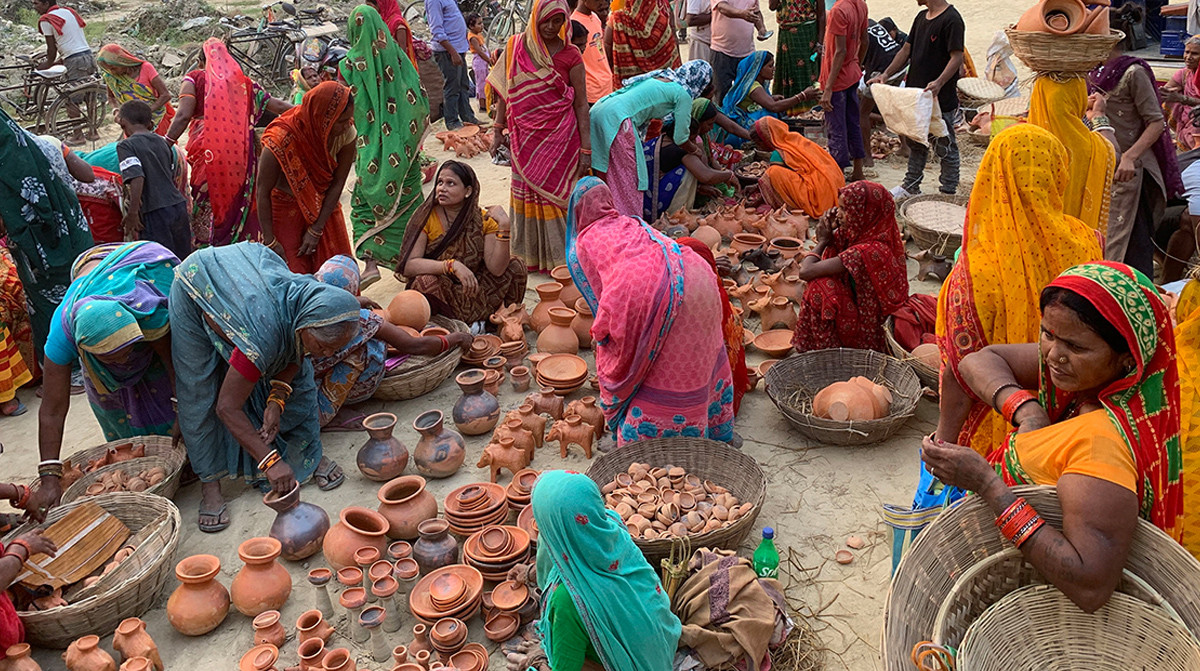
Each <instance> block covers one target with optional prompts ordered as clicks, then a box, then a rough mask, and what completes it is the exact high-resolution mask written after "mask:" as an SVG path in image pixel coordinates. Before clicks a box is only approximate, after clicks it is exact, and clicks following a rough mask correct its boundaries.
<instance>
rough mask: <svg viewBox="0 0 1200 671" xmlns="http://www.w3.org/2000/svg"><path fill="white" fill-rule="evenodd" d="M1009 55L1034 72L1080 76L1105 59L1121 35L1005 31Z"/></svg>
mask: <svg viewBox="0 0 1200 671" xmlns="http://www.w3.org/2000/svg"><path fill="white" fill-rule="evenodd" d="M1004 34H1005V35H1007V36H1008V43H1009V44H1010V45H1012V50H1013V54H1015V55H1016V57H1017V58H1019V59H1020V60H1021V62H1022V63H1024V64H1025V65H1026V66H1027V67H1028V68H1029V69H1030V70H1033V71H1034V72H1037V73H1084V72H1088V71H1089V70H1091V69H1092V68H1094V67H1096V66H1097V65H1100V64H1101V63H1103V62H1105V61H1107V60H1108V56H1109V54H1110V53H1111V52H1112V48H1113V45H1115V44H1116V43H1118V42H1120V41H1121V40H1123V39H1125V33H1123V32H1121V31H1119V30H1113V31H1111V32H1110V33H1109V34H1107V35H1088V34H1085V33H1078V34H1075V35H1055V34H1053V33H1044V32H1041V31H1033V30H1014V29H1013V28H1005V29H1004Z"/></svg>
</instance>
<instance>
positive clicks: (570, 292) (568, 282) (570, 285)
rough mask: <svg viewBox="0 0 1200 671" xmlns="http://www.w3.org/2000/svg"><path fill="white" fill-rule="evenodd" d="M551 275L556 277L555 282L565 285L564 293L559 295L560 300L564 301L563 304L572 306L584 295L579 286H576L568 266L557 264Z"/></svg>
mask: <svg viewBox="0 0 1200 671" xmlns="http://www.w3.org/2000/svg"><path fill="white" fill-rule="evenodd" d="M550 277H553V278H554V281H555V282H558V283H559V284H561V285H563V290H562V293H560V294H559V295H558V300H560V301H562V302H563V305H567V306H571V305H574V304H575V301H577V300H579V299H580V298H582V297H583V294H582V293H580V292H579V288H578V287H576V286H575V279H574V278H572V277H571V269H570V268H568V267H566V266H556V267H555V268H554V270H551V271H550Z"/></svg>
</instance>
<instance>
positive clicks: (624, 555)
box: [531, 471, 682, 671]
mask: <svg viewBox="0 0 1200 671" xmlns="http://www.w3.org/2000/svg"><path fill="white" fill-rule="evenodd" d="M531 505H532V506H533V517H534V519H535V520H536V521H537V525H538V533H539V535H538V552H537V577H538V586H539V587H540V588H541V589H542V593H543V594H545V595H546V597H547V598H548V599H549V598H550V596H551V595H553V594H554V593H555V592H556V591H557V590H558V588H559V587H560V586H561V587H563V588H565V589H566V590H567V592H568V593H569V594H570V597H571V598H570V600H569V602H567V603H558V602H556V600H554V599H550V603H551V604H552V606H550V607H547V608H546V609H545V610H544V611H543V613H542V618H541V620H540V621H539V623H538V631H539V633H540V634H541V636H542V647H543V649H544V650H545V652H546V655H547V656H548V657H549V659H550V660H555V659H557V655H558V654H560V653H559V652H558V651H557V650H556V647H555V646H556V639H555V637H554V635H553V633H554V632H553V630H554V627H553V626H552V622H554V621H555V620H556V619H558V617H559V616H560V613H558V612H556V610H557V609H558V608H559V607H566V608H570V607H572V606H573V607H574V608H575V609H576V610H577V611H578V617H579V619H580V620H581V621H582V628H583V629H584V630H585V631H586V632H587V638H588V640H589V641H590V643H591V644H592V647H594V648H595V652H596V655H597V656H598V657H599V658H600V662H601V663H602V664H603V666H604V668H605V669H608V670H609V671H617V670H618V669H620V670H625V669H637V670H638V671H670V669H671V666H672V661H673V660H674V658H675V648H676V647H677V646H678V644H679V634H680V630H681V628H682V627H681V625H680V623H679V618H677V617H675V615H674V614H673V613H672V612H671V603H670V600H669V599H668V598H667V595H666V593H665V592H664V591H663V589H662V584H661V583H660V581H659V579H658V573H657V572H656V571H655V569H654V568H653V567H651V566H650V564H649V562H647V561H646V558H645V557H643V556H642V553H641V551H639V550H638V548H637V545H635V544H634V542H633V539H632V538H631V537H630V536H629V532H628V531H626V529H625V524H624V522H622V521H621V518H620V517H619V516H618V515H617V514H616V513H614V512H613V511H611V510H607V509H605V507H604V500H603V499H602V498H601V496H600V489H599V488H598V487H597V486H596V483H594V482H592V481H591V480H590V479H588V477H587V476H586V475H583V474H581V473H572V472H568V471H546V472H545V473H543V474H542V475H541V477H539V478H538V480H537V483H536V484H535V485H534V488H533V497H532V504H531ZM581 661H582V660H581Z"/></svg>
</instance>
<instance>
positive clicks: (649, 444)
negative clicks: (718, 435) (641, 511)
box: [587, 438, 767, 568]
mask: <svg viewBox="0 0 1200 671" xmlns="http://www.w3.org/2000/svg"><path fill="white" fill-rule="evenodd" d="M635 462H641V463H646V464H650V465H651V466H665V465H667V464H670V465H673V466H679V467H681V468H683V469H684V470H686V471H687V472H688V473H692V474H694V475H696V476H698V477H700V478H701V479H702V480H711V481H712V482H714V483H715V484H718V485H720V486H722V487H725V488H726V489H728V490H729V493H730V494H733V495H734V496H736V497H737V498H738V499H739V500H740V501H742V502H743V503H753V504H754V507H753V508H752V509H751V510H750V512H749V513H748V514H746V515H743V516H742V517H740V518H738V520H737V521H736V522H734V523H733V524H730V525H729V526H726V527H724V528H721V529H717V530H715V531H709V532H707V533H702V534H692V535H689V536H688V541H689V542H690V543H691V546H692V547H693V548H701V547H710V548H722V549H725V550H736V549H738V547H739V546H741V544H742V541H744V540H745V539H746V536H747V535H749V533H750V531H751V530H752V529H754V523H755V521H756V520H757V519H758V513H759V511H760V510H761V509H762V504H763V500H764V499H765V498H766V495H767V476H766V474H765V473H763V470H762V468H761V467H760V466H759V465H758V462H757V461H755V460H754V458H753V457H751V456H749V455H747V454H746V453H744V452H742V451H740V450H735V449H733V448H732V447H730V446H728V445H726V444H725V443H722V442H718V441H715V440H706V439H704V438H652V439H650V440H640V441H638V442H636V443H629V444H628V445H626V446H624V447H622V448H620V449H618V450H613V451H611V452H609V453H608V454H605V455H603V456H601V457H600V458H598V459H596V460H595V461H594V462H592V466H591V468H589V469H588V470H587V476H588V477H589V478H591V479H592V480H593V481H595V483H596V484H597V485H598V486H600V487H603V486H604V485H606V484H608V483H610V482H612V480H613V478H615V477H616V476H617V473H623V472H625V471H626V470H627V469H628V468H629V465H630V464H633V463H635ZM633 542H634V543H636V544H637V546H638V549H640V550H641V551H642V554H643V555H645V556H646V559H647V560H649V561H650V565H651V566H654V567H655V568H657V567H658V562H659V561H660V560H662V559H664V558H666V557H669V556H670V554H671V540H669V539H667V540H663V539H655V540H641V539H638V538H635V539H633Z"/></svg>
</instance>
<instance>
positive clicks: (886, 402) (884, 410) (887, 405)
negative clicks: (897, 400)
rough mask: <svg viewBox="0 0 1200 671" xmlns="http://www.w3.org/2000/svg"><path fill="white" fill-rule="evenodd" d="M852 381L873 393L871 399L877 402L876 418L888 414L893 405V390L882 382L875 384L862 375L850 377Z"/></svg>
mask: <svg viewBox="0 0 1200 671" xmlns="http://www.w3.org/2000/svg"><path fill="white" fill-rule="evenodd" d="M850 381H851V382H853V383H855V384H857V385H858V386H859V387H862V389H863V390H864V391H867V392H869V393H870V394H871V400H872V401H873V402H874V404H875V419H879V418H881V417H886V416H887V414H888V411H889V410H890V409H891V407H892V392H891V390H889V389H888V388H887V387H885V386H883V385H881V384H875V383H874V382H872V381H871V380H868V379H867V378H865V377H863V376H861V375H859V376H857V377H852V378H850Z"/></svg>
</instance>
